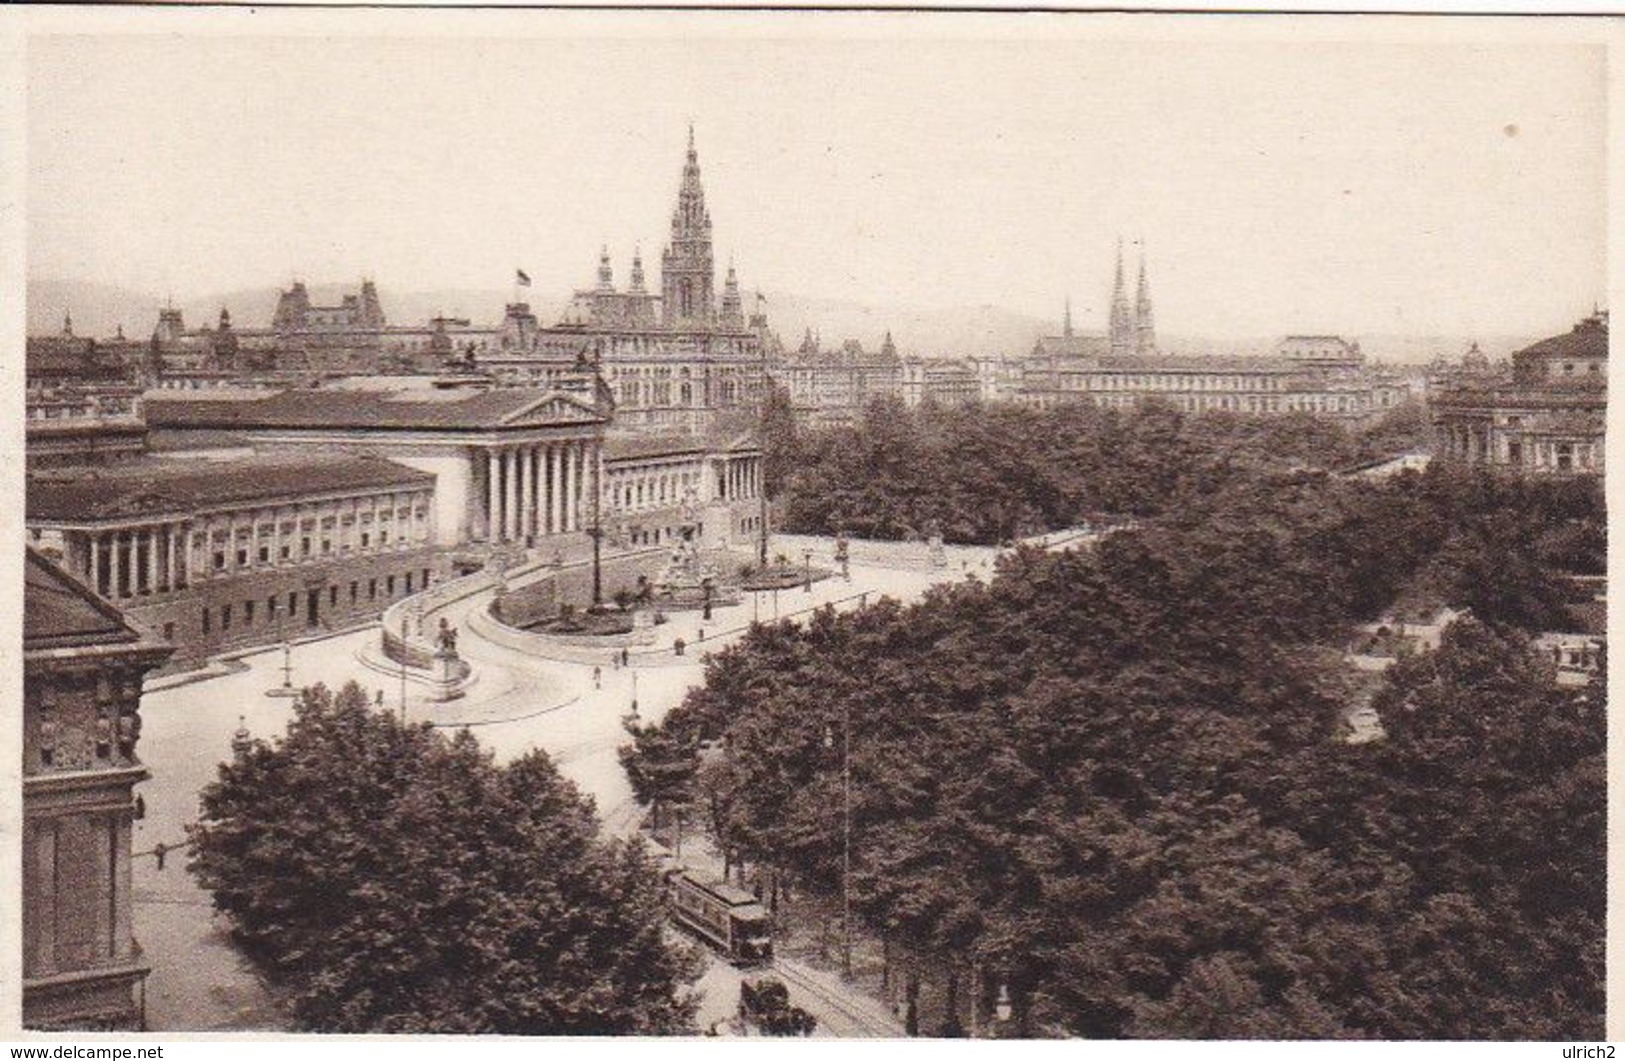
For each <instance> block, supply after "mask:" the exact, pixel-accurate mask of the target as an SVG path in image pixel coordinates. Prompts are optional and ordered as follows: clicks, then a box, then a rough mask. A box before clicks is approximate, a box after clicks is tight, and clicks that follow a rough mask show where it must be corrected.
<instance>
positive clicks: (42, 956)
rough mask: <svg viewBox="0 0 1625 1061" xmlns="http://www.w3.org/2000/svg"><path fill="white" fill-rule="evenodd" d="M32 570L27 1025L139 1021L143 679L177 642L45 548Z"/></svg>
mask: <svg viewBox="0 0 1625 1061" xmlns="http://www.w3.org/2000/svg"><path fill="white" fill-rule="evenodd" d="M23 575H24V580H23V646H22V648H23V712H22V727H21V737H22V749H21V754H22V777H23V785H22V792H23V815H22V818H23V822H22V824H23V833H22V843H21V849H20V852H19V854H20V855H21V866H20V868H21V871H22V888H23V893H22V937H23V938H22V975H23V1012H22V1023H23V1026H24V1027H25V1028H30V1029H34V1030H40V1031H66V1030H70V1029H71V1030H98V1031H116V1030H138V1029H140V1027H141V1021H142V1016H141V994H140V992H141V990H142V984H143V982H144V981H145V979H146V976H147V972H148V967H147V964H146V962H145V961H144V960H143V958H142V954H141V947H140V945H139V944H138V943H137V942H136V939H135V934H134V931H133V929H132V927H131V926H132V909H133V902H132V896H131V874H130V841H131V830H132V822H133V821H134V818H135V815H136V813H137V811H136V804H135V795H134V787H135V785H136V783H137V782H139V781H142V780H143V779H145V778H146V777H147V776H148V774H147V770H146V768H145V767H144V766H142V764H141V758H140V755H139V753H138V744H139V742H140V736H141V714H140V707H141V682H142V679H143V677H144V676H145V675H146V674H147V672H148V671H150V670H152V669H153V668H155V667H157V666H159V665H161V664H162V663H163V662H164V660H165V658H166V657H168V655H169V654H170V651H171V649H170V647H169V646H168V645H165V644H163V643H161V642H159V641H156V640H154V639H153V638H151V637H150V636H147V635H146V634H144V633H143V632H142V631H141V630H140V629H139V628H138V627H137V626H135V625H132V624H130V623H129V622H127V621H126V620H125V618H124V617H123V616H122V615H121V614H120V613H119V611H118V610H117V609H116V608H113V607H111V606H110V605H108V603H107V602H106V601H104V600H101V599H100V598H98V597H97V596H96V595H95V594H94V593H93V592H91V590H90V589H89V588H88V587H87V586H85V585H84V584H83V583H82V582H80V581H79V580H77V579H75V578H73V577H72V576H71V575H69V574H68V573H66V572H64V571H63V570H62V569H61V568H59V567H57V566H56V565H55V564H53V563H51V562H50V561H49V560H48V559H47V558H46V557H45V556H44V555H42V554H41V553H39V552H37V551H36V550H34V549H29V550H28V551H27V555H26V556H25V557H24V567H23Z"/></svg>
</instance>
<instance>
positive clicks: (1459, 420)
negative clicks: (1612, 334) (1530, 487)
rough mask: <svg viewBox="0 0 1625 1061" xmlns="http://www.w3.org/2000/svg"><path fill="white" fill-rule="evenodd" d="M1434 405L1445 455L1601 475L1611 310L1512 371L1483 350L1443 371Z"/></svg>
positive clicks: (1546, 471)
mask: <svg viewBox="0 0 1625 1061" xmlns="http://www.w3.org/2000/svg"><path fill="white" fill-rule="evenodd" d="M1475 352H1476V347H1475V348H1474V351H1469V356H1470V357H1471V355H1472V354H1473V353H1475ZM1428 404H1429V412H1430V415H1431V419H1432V421H1433V427H1434V433H1435V437H1436V438H1437V439H1438V450H1439V454H1440V456H1441V457H1443V458H1444V459H1447V460H1455V461H1460V462H1463V463H1467V464H1474V465H1479V466H1482V467H1487V468H1497V469H1504V470H1506V471H1513V472H1522V473H1525V474H1534V475H1600V474H1602V472H1603V468H1604V463H1605V462H1604V459H1603V456H1604V451H1605V449H1606V447H1605V445H1604V442H1605V438H1604V434H1605V432H1604V427H1605V421H1606V419H1607V409H1608V313H1607V311H1606V310H1600V311H1597V312H1594V313H1592V315H1591V316H1589V317H1587V318H1585V319H1584V320H1582V321H1580V322H1579V323H1578V324H1576V325H1574V327H1573V328H1572V329H1570V330H1569V331H1568V332H1565V333H1563V334H1562V335H1554V336H1552V337H1551V338H1549V339H1543V340H1541V341H1540V342H1538V343H1535V344H1533V345H1532V346H1528V347H1525V348H1524V349H1522V350H1519V351H1518V352H1517V353H1515V354H1513V355H1512V363H1511V367H1510V370H1509V371H1508V370H1502V371H1495V370H1493V369H1492V368H1491V367H1490V366H1489V364H1488V361H1487V359H1485V358H1483V355H1482V354H1479V355H1478V358H1477V359H1475V360H1474V361H1473V362H1472V363H1470V364H1464V365H1463V366H1462V367H1461V370H1460V371H1456V372H1449V373H1444V374H1441V375H1439V376H1437V377H1436V379H1435V384H1434V388H1433V389H1432V391H1431V393H1430V394H1429V399H1428Z"/></svg>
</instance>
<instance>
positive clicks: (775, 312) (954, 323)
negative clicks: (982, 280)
mask: <svg viewBox="0 0 1625 1061" xmlns="http://www.w3.org/2000/svg"><path fill="white" fill-rule="evenodd" d="M763 297H764V299H765V304H764V305H763V307H762V308H763V310H764V311H765V312H766V313H767V319H768V321H769V322H770V323H771V324H772V326H773V330H774V331H776V332H778V333H779V337H780V338H781V339H783V340H784V344H785V346H787V347H788V348H789V349H791V350H794V349H796V348H797V347H798V346H800V345H801V339H802V336H803V335H804V334H805V333H806V331H807V329H809V328H811V329H812V330H813V331H814V332H815V333H817V334H818V337H819V339H820V340H821V341H822V342H823V345H824V347H825V348H826V349H827V348H830V347H838V346H840V345H841V343H843V342H845V341H846V340H847V339H856V340H858V341H859V342H861V343H862V344H863V346H864V349H866V350H878V349H879V348H880V342H881V339H882V338H883V337H884V336H885V334H886V332H887V331H888V330H889V331H890V332H891V333H892V340H893V341H894V342H895V343H896V344H897V350H898V352H899V353H901V354H903V355H905V356H908V355H919V356H922V357H968V356H971V355H976V356H981V357H988V356H992V357H1001V356H1002V357H1017V356H1021V355H1023V354H1026V353H1027V352H1028V351H1029V350H1031V349H1032V346H1033V343H1034V342H1035V341H1036V340H1037V339H1038V337H1039V336H1040V335H1044V334H1047V333H1048V332H1050V331H1053V330H1055V329H1056V328H1057V327H1058V326H1057V325H1056V324H1055V323H1054V322H1046V321H1044V320H1042V319H1040V318H1038V317H1030V316H1027V315H1025V314H1022V313H1016V312H1013V311H1011V310H1007V309H1001V308H1000V307H998V306H956V307H948V308H937V309H922V308H904V307H886V306H874V305H865V304H863V303H860V302H845V301H839V300H836V299H818V298H803V297H800V296H797V295H793V294H790V293H788V292H783V291H766V292H763ZM747 298H748V296H747ZM748 310H749V306H748V304H747V312H748Z"/></svg>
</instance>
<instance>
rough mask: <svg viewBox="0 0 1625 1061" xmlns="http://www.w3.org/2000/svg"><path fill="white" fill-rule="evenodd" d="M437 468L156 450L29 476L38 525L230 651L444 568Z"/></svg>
mask: <svg viewBox="0 0 1625 1061" xmlns="http://www.w3.org/2000/svg"><path fill="white" fill-rule="evenodd" d="M433 494H434V478H433V477H432V476H430V475H427V474H424V473H421V472H417V471H414V470H412V469H410V468H406V467H404V466H400V465H393V464H390V463H389V462H385V461H368V460H359V459H356V458H342V457H341V458H338V459H337V460H320V459H315V458H312V457H310V456H308V455H306V456H297V455H294V456H281V457H276V456H272V457H266V456H257V457H252V458H239V459H236V460H233V461H231V462H229V463H228V462H209V461H198V460H159V459H147V460H144V461H140V462H134V463H132V464H129V465H126V466H123V467H121V468H119V469H116V470H110V471H109V472H108V473H106V474H103V475H100V476H98V477H97V478H96V479H94V480H90V481H87V479H86V478H85V477H84V475H83V474H82V473H70V472H64V473H61V474H46V473H41V474H38V475H34V476H32V477H30V479H29V481H28V515H27V523H28V533H29V537H30V539H31V540H32V541H33V543H35V544H36V545H37V546H38V547H39V548H41V549H42V550H44V551H45V552H46V553H47V554H48V555H52V556H54V557H57V558H58V559H59V561H60V562H61V563H62V565H63V566H64V567H65V568H66V569H67V570H68V572H69V573H71V574H72V575H73V576H74V577H75V578H77V579H79V580H81V581H83V582H84V583H85V584H86V585H87V586H89V587H91V588H92V589H94V590H95V591H96V592H97V593H98V594H99V595H101V596H103V597H105V598H107V599H108V600H111V601H114V602H116V603H117V604H118V606H119V607H121V608H123V609H124V610H125V611H126V612H127V613H128V614H129V615H130V616H131V617H132V618H133V619H135V620H137V621H139V622H141V623H143V624H144V625H146V626H147V627H148V628H149V629H152V630H154V631H158V632H161V633H162V636H163V637H164V639H165V640H166V641H168V642H170V643H172V644H174V645H176V646H178V648H179V651H178V652H177V653H176V655H175V657H174V660H173V663H174V664H175V665H177V666H181V665H188V664H193V663H198V662H201V661H202V660H203V659H205V658H207V657H208V656H209V655H212V654H214V653H216V652H219V651H222V650H225V649H228V648H233V647H238V646H243V645H249V644H255V643H259V642H263V641H266V640H270V639H272V638H280V637H284V636H290V637H291V636H295V635H298V634H303V633H306V632H309V631H312V630H324V629H335V628H341V627H343V626H346V625H350V624H351V623H355V622H359V621H364V620H370V619H375V618H377V616H378V615H379V614H380V613H381V612H382V611H383V609H384V608H386V607H387V606H388V605H389V604H390V603H392V602H393V601H395V600H398V599H400V597H402V596H405V595H408V594H410V593H411V592H413V591H414V590H415V589H422V588H425V587H426V586H427V585H428V584H429V582H430V581H431V580H434V579H438V578H439V577H441V574H442V572H441V561H440V560H439V559H438V557H437V555H436V552H435V550H434V548H433V522H432V521H433V505H432V501H433Z"/></svg>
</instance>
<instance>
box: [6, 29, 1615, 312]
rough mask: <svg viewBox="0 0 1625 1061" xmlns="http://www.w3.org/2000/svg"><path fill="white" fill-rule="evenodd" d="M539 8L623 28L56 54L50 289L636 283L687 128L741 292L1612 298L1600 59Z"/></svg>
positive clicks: (1569, 48)
mask: <svg viewBox="0 0 1625 1061" xmlns="http://www.w3.org/2000/svg"><path fill="white" fill-rule="evenodd" d="M1040 23H1041V24H1042V25H1040ZM283 24H284V23H282V22H280V21H278V20H273V21H271V22H269V23H264V25H267V26H270V27H273V28H274V27H278V26H281V25H283ZM432 24H433V23H427V22H426V23H425V25H432ZM522 24H523V25H525V26H527V27H533V29H532V32H536V33H545V32H549V31H550V30H552V29H554V28H562V29H563V30H565V31H568V32H573V31H574V30H575V29H579V28H580V27H582V26H584V25H590V28H591V29H592V30H595V31H597V32H586V33H584V34H582V35H580V36H576V37H573V38H570V39H569V44H570V47H569V48H568V49H567V50H565V49H560V48H558V44H559V43H560V37H555V38H554V39H552V40H551V41H549V40H535V39H533V40H509V41H499V40H491V39H483V38H478V37H476V38H469V37H467V36H464V35H443V36H436V37H433V38H422V37H419V38H409V37H406V36H396V37H393V38H389V39H379V38H376V37H367V38H364V39H363V38H355V37H331V38H317V39H312V38H309V37H292V36H290V37H283V38H275V37H235V36H232V37H225V36H205V35H191V36H184V37H175V38H166V37H129V36H126V37H112V36H96V37H73V38H66V37H37V38H34V39H33V40H32V41H31V42H30V50H29V60H28V87H29V99H28V106H27V117H28V120H29V131H28V136H27V146H28V150H29V162H28V172H27V193H28V200H27V201H28V204H29V212H28V220H27V237H28V246H29V267H28V276H29V278H30V279H31V280H45V279H68V280H76V281H84V282H90V283H100V284H108V285H113V286H119V287H126V288H130V289H133V290H137V291H152V292H154V293H158V292H163V293H167V294H173V295H174V296H175V297H176V298H177V299H180V300H186V299H191V298H199V297H204V296H211V295H216V294H220V293H224V292H228V291H232V290H240V289H244V288H251V287H258V286H263V285H266V284H272V283H279V282H280V283H284V284H285V283H287V282H288V281H290V280H291V279H293V278H294V277H295V276H299V277H301V278H304V279H306V280H309V281H311V282H314V283H331V282H352V278H355V277H359V276H362V275H369V276H373V277H377V278H380V280H381V282H383V283H386V284H388V285H389V286H391V287H396V288H399V289H405V290H421V289H426V288H436V289H438V288H470V289H474V288H500V287H502V286H503V285H504V284H505V283H506V282H507V280H508V279H509V278H510V277H511V276H512V272H513V270H514V268H515V267H520V268H523V269H525V270H526V271H527V273H528V274H529V275H530V276H531V277H532V281H533V283H532V287H531V289H530V290H531V291H532V292H534V293H535V294H536V297H537V299H538V300H539V301H541V302H544V303H545V302H549V301H553V300H557V299H559V298H561V297H563V296H565V295H567V293H568V292H569V291H570V290H572V289H574V288H580V287H587V286H590V283H591V280H592V277H593V271H594V267H595V266H596V263H597V254H598V249H599V247H600V246H604V245H607V246H608V247H609V251H610V254H611V258H612V261H613V264H614V267H615V272H616V280H617V283H618V284H621V285H624V283H625V280H626V275H627V270H628V267H629V265H630V262H631V258H632V254H633V252H634V249H638V248H640V249H641V251H642V253H643V255H644V260H645V264H646V266H652V265H653V263H654V262H655V261H657V259H658V254H659V251H660V248H661V246H662V245H663V244H664V242H665V239H666V234H667V231H668V224H669V215H668V211H669V209H670V203H671V199H672V195H673V193H674V192H675V190H676V185H677V180H678V176H679V170H680V165H681V159H682V152H683V149H684V142H685V138H686V136H687V128H688V125H689V123H691V122H692V123H693V124H694V126H695V130H696V139H697V145H698V151H699V160H700V165H701V167H702V170H703V172H704V176H705V181H706V186H707V192H708V197H709V202H710V206H711V212H712V216H713V219H714V223H715V239H716V248H717V269H718V273H719V279H720V274H721V272H722V271H723V270H724V269H726V267H727V263H728V261H729V259H732V261H733V262H734V263H735V265H736V266H737V268H738V271H739V275H740V282H741V285H742V286H743V287H744V288H745V290H747V291H750V290H754V289H764V290H778V291H791V292H795V293H796V294H798V295H802V296H805V297H806V298H809V299H826V300H845V301H853V302H859V303H865V304H875V305H880V306H884V307H887V308H890V307H897V308H899V309H905V310H906V309H930V308H938V307H979V306H992V307H997V308H999V309H1003V310H1008V311H1010V312H1014V313H1020V314H1026V315H1030V316H1035V317H1039V318H1042V319H1046V320H1055V321H1057V322H1058V321H1059V317H1060V312H1061V306H1062V304H1063V301H1064V300H1065V299H1067V298H1068V297H1070V299H1071V302H1072V307H1073V319H1074V322H1075V324H1076V325H1077V327H1079V328H1080V329H1086V330H1101V329H1103V328H1104V327H1105V323H1106V310H1107V294H1108V292H1109V289H1110V279H1111V270H1112V268H1113V250H1114V247H1115V244H1116V241H1117V239H1118V237H1119V236H1121V237H1123V239H1124V240H1125V243H1126V244H1127V254H1128V259H1129V265H1130V268H1131V269H1133V268H1135V267H1136V266H1137V262H1138V258H1139V256H1140V248H1139V247H1138V246H1136V241H1139V240H1143V241H1144V244H1143V246H1144V248H1145V253H1146V255H1147V257H1148V260H1149V269H1150V277H1151V283H1152V287H1153V290H1154V292H1155V294H1156V298H1157V304H1158V316H1159V321H1158V323H1159V327H1161V328H1162V329H1164V330H1166V331H1167V332H1169V333H1170V334H1197V335H1209V336H1213V337H1216V338H1225V337H1250V336H1256V335H1267V334H1279V333H1284V332H1291V331H1303V330H1313V331H1328V332H1330V331H1336V332H1348V333H1353V334H1359V333H1362V332H1378V333H1413V334H1437V333H1455V334H1461V333H1480V334H1496V333H1511V334H1519V333H1527V332H1531V331H1539V330H1541V329H1542V328H1549V327H1556V326H1559V325H1562V324H1563V323H1564V322H1566V321H1572V320H1573V319H1575V317H1576V316H1577V315H1578V314H1579V313H1580V312H1582V311H1583V310H1585V309H1586V308H1588V307H1589V306H1590V305H1591V304H1592V303H1593V302H1596V301H1603V302H1605V301H1606V298H1605V296H1606V274H1605V254H1604V248H1605V243H1606V231H1605V230H1606V223H1605V218H1606V197H1605V195H1604V192H1603V189H1604V170H1605V162H1604V145H1605V135H1604V134H1605V131H1606V128H1605V127H1606V119H1605V102H1606V100H1605V86H1604V81H1603V69H1604V66H1603V52H1602V50H1601V48H1600V47H1594V46H1587V45H1580V44H1572V43H1560V42H1558V41H1557V40H1555V39H1554V40H1552V41H1551V42H1550V43H1543V42H1541V41H1540V40H1534V41H1531V40H1525V41H1523V42H1522V43H1520V44H1518V45H1516V46H1514V45H1512V44H1510V43H1495V42H1494V41H1493V39H1489V40H1487V41H1480V42H1479V43H1476V44H1437V43H1434V44H1427V43H1403V42H1398V41H1394V40H1389V41H1369V42H1363V43H1361V42H1357V43H1353V44H1337V43H1331V42H1328V41H1324V40H1316V39H1315V38H1314V37H1313V36H1311V37H1310V39H1308V40H1307V41H1294V42H1280V43H1272V42H1270V41H1267V40H1263V39H1259V40H1254V41H1251V42H1249V43H1238V35H1237V34H1236V33H1231V34H1229V35H1228V36H1227V37H1225V38H1224V39H1223V40H1219V39H1203V38H1201V37H1193V36H1191V35H1189V34H1185V35H1184V38H1185V39H1179V38H1178V37H1177V36H1176V37H1172V38H1170V39H1167V40H1150V41H1148V40H1145V39H1144V38H1143V36H1142V37H1139V38H1131V39H1126V40H1125V39H1117V38H1121V36H1122V33H1121V29H1122V25H1123V24H1122V22H1121V21H1120V20H1118V21H1114V20H1109V19H1108V20H1091V19H1083V18H1042V19H1038V20H1037V21H1035V22H1029V21H1024V20H1013V19H991V20H983V21H972V20H968V19H961V18H957V17H956V18H952V19H946V18H945V19H920V18H915V19H914V20H912V21H909V20H906V19H903V18H885V19H879V20H869V22H868V23H864V22H862V21H861V20H855V19H848V18H844V17H825V18H819V19H817V20H815V21H808V20H806V19H801V18H792V17H789V16H785V17H783V18H777V19H769V20H766V21H765V23H764V22H763V20H756V21H751V22H747V21H746V20H743V19H741V20H731V19H724V18H717V19H698V18H681V19H675V18H674V19H668V20H667V21H666V22H664V23H660V22H658V21H657V20H644V21H643V22H639V23H637V24H636V25H635V26H633V27H632V28H633V29H636V30H638V32H633V33H629V34H628V36H627V37H626V38H625V39H619V40H617V39H606V38H605V36H604V35H603V31H604V29H605V28H606V27H605V24H604V23H603V22H597V23H590V24H588V23H584V22H583V21H582V20H580V19H575V20H570V21H557V20H549V19H545V18H532V19H530V20H528V21H526V22H524V23H522ZM617 24H618V25H619V24H621V23H619V22H617ZM982 24H987V25H991V26H995V27H996V28H997V29H998V30H999V31H1000V32H999V33H997V34H994V35H993V36H992V37H991V38H990V39H983V40H974V41H973V40H967V39H963V37H962V32H963V30H964V29H966V28H969V27H970V26H972V25H982ZM257 25H258V24H257ZM288 25H290V26H292V25H293V23H288ZM310 25H320V23H319V22H316V23H312V22H310V21H309V20H306V21H305V22H302V23H299V26H300V27H303V29H304V31H307V32H308V28H309V26H310ZM334 25H337V24H336V23H335V24H334ZM363 25H365V24H364V23H363ZM392 25H395V26H397V27H400V26H403V25H405V26H410V25H411V23H410V22H404V23H403V22H401V21H400V19H399V13H397V21H396V22H395V23H392ZM485 25H486V24H485V23H483V22H481V21H478V20H475V21H473V22H472V26H473V27H474V28H475V30H476V31H479V30H481V29H482V28H483V27H484V26H485ZM1157 25H1158V27H1159V29H1161V28H1164V27H1165V28H1167V29H1168V30H1169V31H1170V32H1171V31H1173V30H1176V29H1179V30H1183V29H1186V28H1189V27H1187V25H1186V23H1183V22H1181V23H1173V22H1169V21H1162V22H1159V23H1157ZM1261 25H1265V26H1267V20H1264V21H1263V22H1261ZM662 27H663V28H662ZM740 27H747V28H750V27H754V28H753V29H751V33H752V35H748V36H747V35H740V34H734V33H731V32H729V33H725V32H724V30H725V29H728V30H732V29H738V28H740ZM815 31H816V32H815ZM1040 31H1043V32H1045V33H1048V34H1050V36H1048V37H1046V38H1044V39H1040V38H1039V35H1038V34H1039V32H1040ZM1097 31H1099V32H1097ZM262 32H263V31H262ZM680 33H681V34H686V35H687V36H686V38H685V39H678V34H680ZM1086 33H1087V34H1090V35H1091V36H1085V35H1084V34H1086ZM1264 35H1265V34H1254V35H1253V36H1257V37H1262V36H1264ZM561 36H563V34H561ZM1486 36H1487V35H1486ZM1091 37H1093V38H1095V39H1091ZM775 38H776V39H775ZM899 38H906V39H908V40H909V47H908V48H906V49H900V48H898V47H897V41H898V39H899ZM538 49H543V50H545V52H546V55H547V61H546V62H545V63H537V62H535V56H536V54H537V50H538ZM268 66H269V68H274V69H276V70H279V71H280V72H281V76H279V77H276V78H267V77H264V76H262V73H263V71H264V70H265V69H267V68H268ZM87 68H89V69H95V70H97V71H98V72H99V76H98V77H96V78H91V79H85V78H83V77H82V73H83V71H84V70H85V69H87ZM424 71H433V73H434V75H435V76H432V77H427V76H423V72H424ZM1418 101H1426V103H1425V105H1422V104H1419V103H1418ZM1531 204H1536V205H1535V206H1533V207H1532V206H1531ZM769 311H770V313H771V306H770V307H769ZM495 312H496V307H491V310H490V311H489V313H490V315H492V316H494V315H495Z"/></svg>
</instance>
